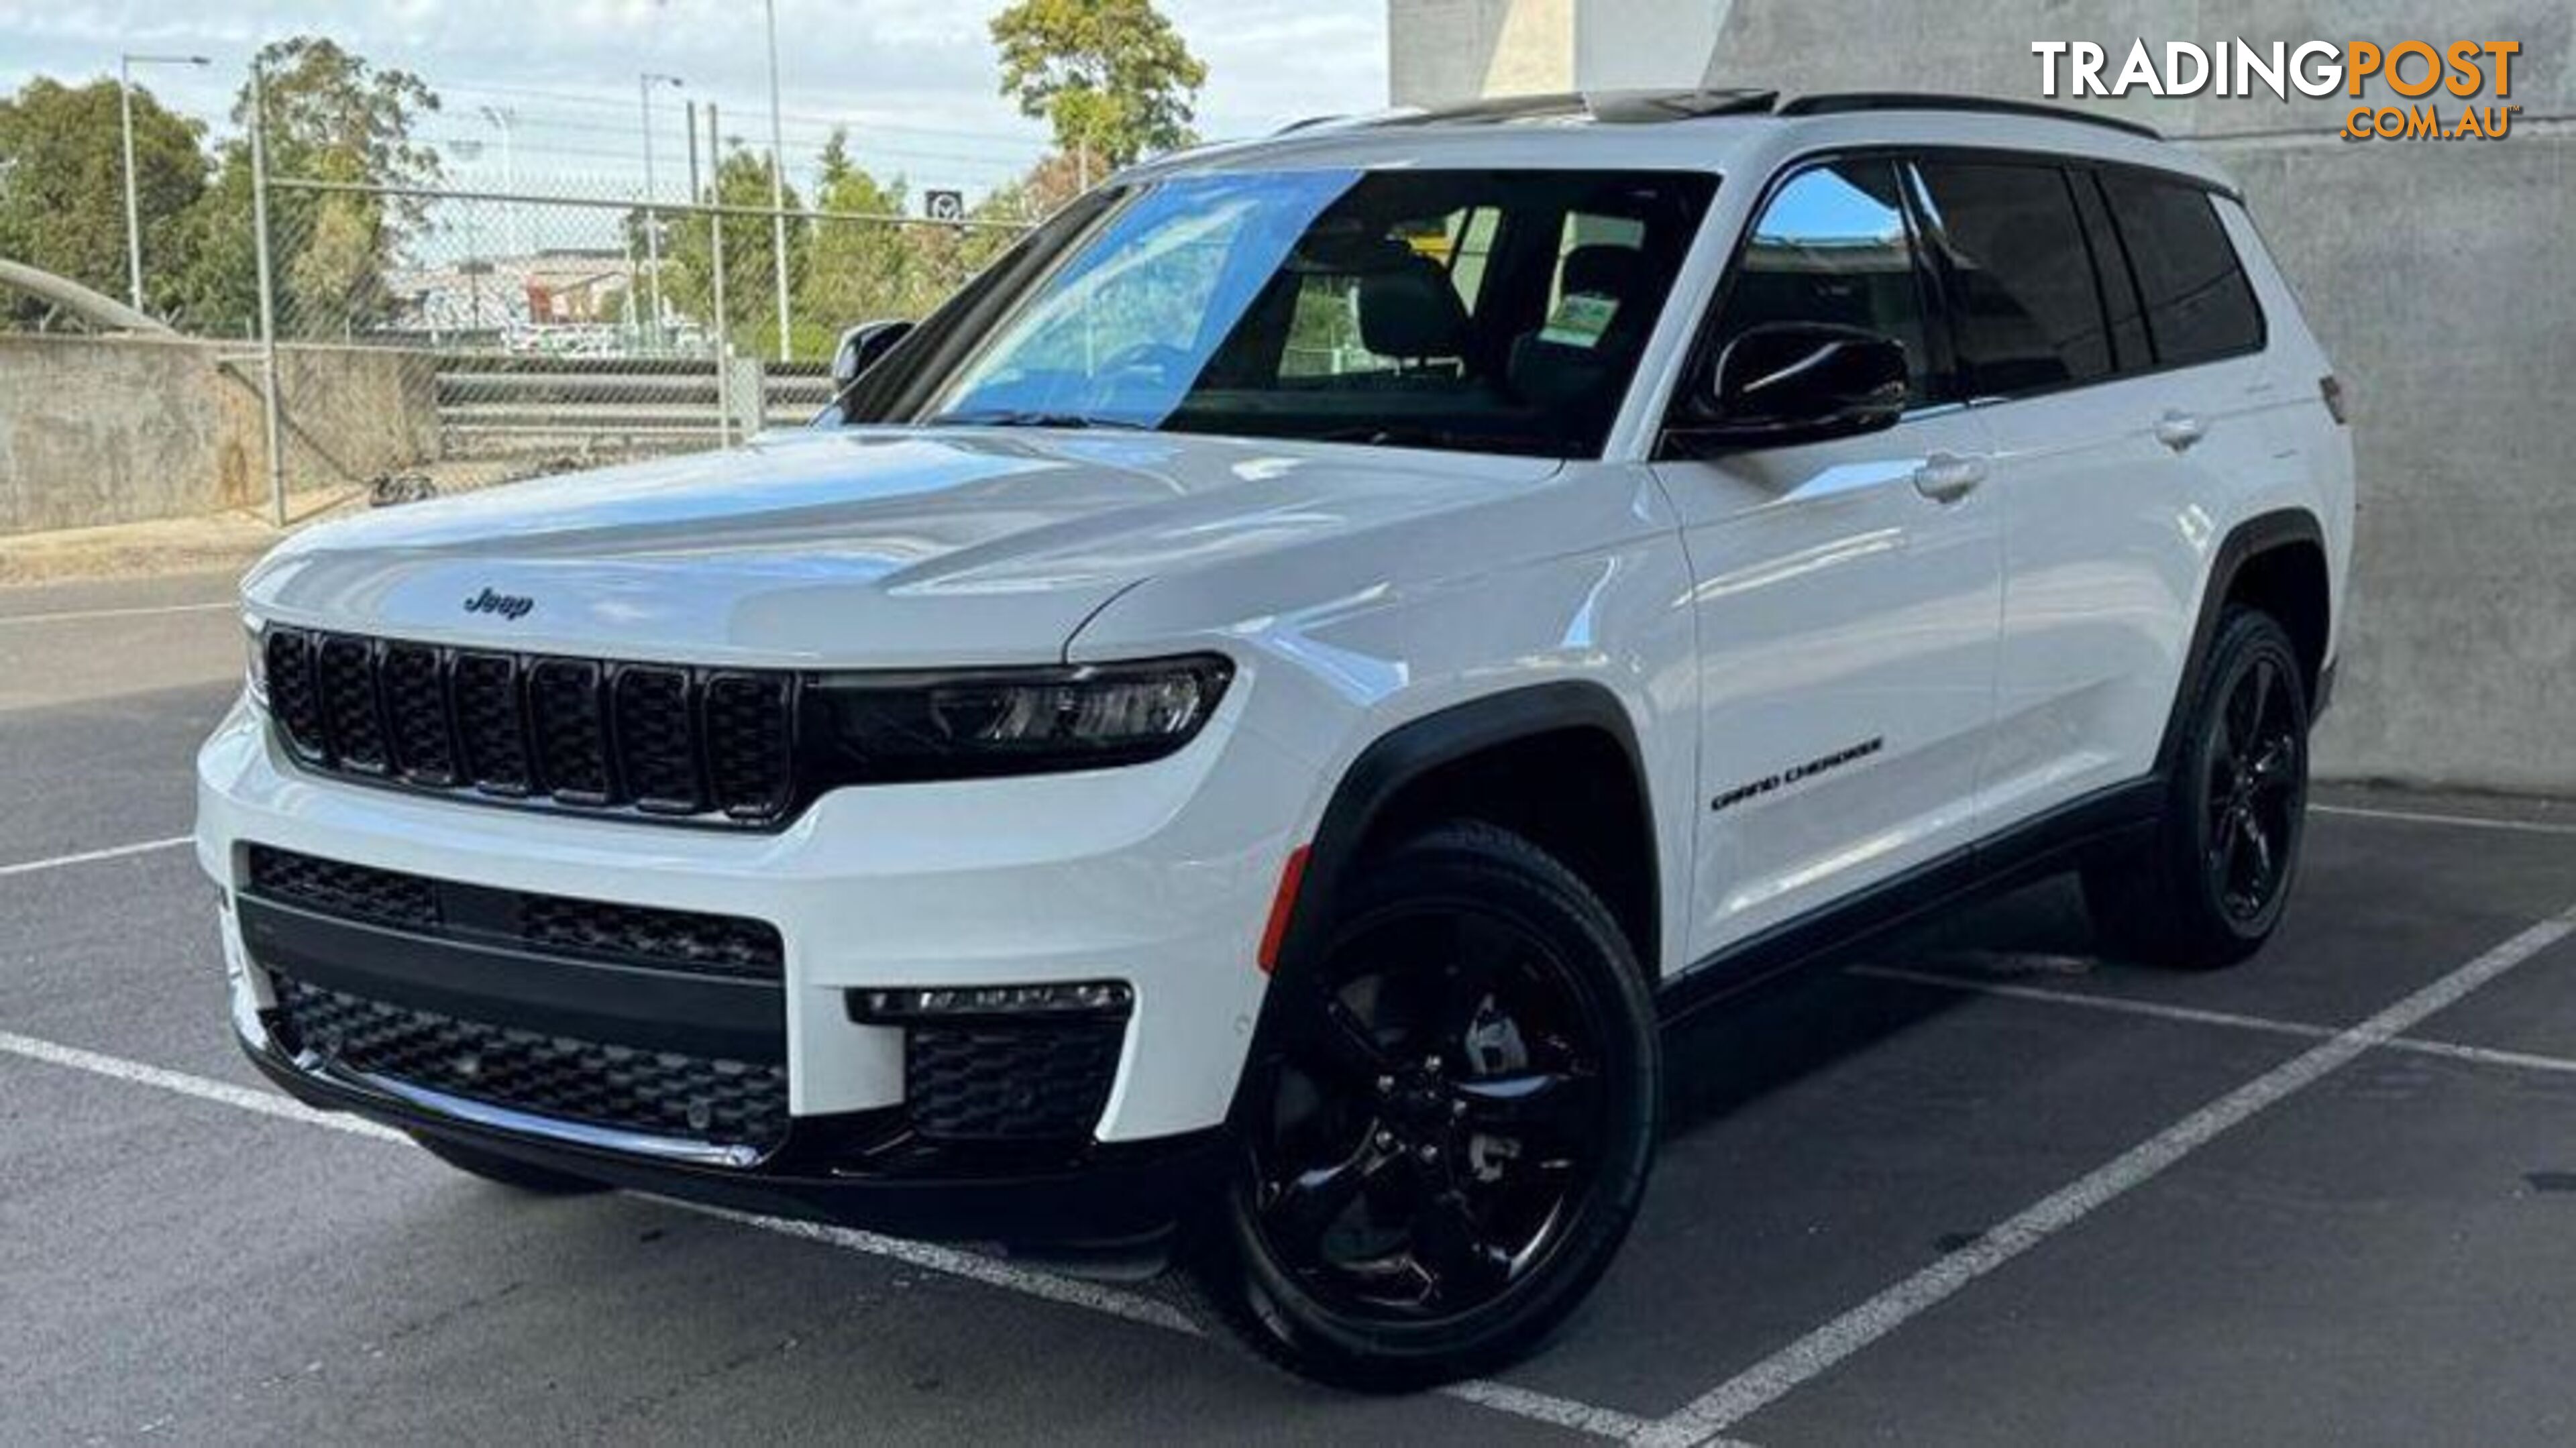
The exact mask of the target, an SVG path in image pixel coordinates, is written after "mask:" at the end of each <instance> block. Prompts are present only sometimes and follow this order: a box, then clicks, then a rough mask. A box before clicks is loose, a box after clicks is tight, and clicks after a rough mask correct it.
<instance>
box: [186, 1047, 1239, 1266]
mask: <svg viewBox="0 0 2576 1448" xmlns="http://www.w3.org/2000/svg"><path fill="white" fill-rule="evenodd" d="M234 1039H235V1040H236V1041H237V1042H238V1043H239V1044H240V1046H241V1048H242V1052H243V1054H244V1055H246V1056H248V1057H249V1058H250V1061H251V1064H252V1065H254V1066H256V1067H258V1068H259V1070H260V1072H261V1074H263V1075H265V1076H266V1077H268V1079H269V1080H270V1081H272V1082H274V1083H276V1085H277V1086H278V1088H279V1089H280V1090H283V1091H284V1092H286V1094H287V1095H289V1096H292V1097H294V1098H295V1099H296V1100H298V1101H301V1102H303V1103H304V1104H306V1105H307V1106H312V1107H316V1108H318V1109H321V1110H324V1111H347V1112H352V1113H354V1114H356V1115H359V1116H363V1117H366V1118H367V1119H369V1120H371V1121H377V1122H381V1123H383V1124H384V1125H387V1126H392V1127H395V1128H398V1129H400V1130H403V1131H409V1132H414V1133H417V1134H419V1135H423V1136H430V1137H436V1138H441V1139H444V1140H448V1141H455V1142H459V1143H462V1144H464V1145H467V1146H471V1147H474V1148H476V1149H477V1150H480V1151H486V1152H490V1153H493V1154H495V1155H498V1156H505V1157H509V1158H511V1159H512V1160H516V1161H523V1162H527V1163H529V1164H531V1165H535V1166H541V1167H545V1168H548V1169H550V1170H554V1171H560V1172H567V1173H570V1174H572V1175H574V1176H578V1177H583V1178H585V1179H588V1180H592V1181H598V1182H602V1183H605V1184H607V1185H609V1186H613V1187H618V1188H622V1189H624V1190H627V1191H637V1192H649V1193H651V1194H653V1195H655V1196H664V1197H671V1198H673V1199H676V1200H679V1201H688V1202H699V1203H703V1204H705V1205H708V1206H715V1207H724V1208H729V1209H731V1210H734V1211H742V1212H754V1213H758V1214H761V1215H764V1216H779V1217H792V1218H795V1219H797V1220H800V1221H813V1222H826V1223H830V1224H832V1225H835V1226H843V1227H856V1228H860V1229H863V1230H866V1231H872V1232H882V1233H885V1234H887V1235H889V1236H897V1237H910V1238H916V1239H920V1240H924V1241H949V1242H998V1243H1004V1244H1008V1245H1011V1246H1019V1247H1039V1248H1044V1247H1065V1248H1074V1247H1079V1248H1090V1249H1100V1248H1106V1247H1112V1246H1118V1245H1122V1244H1129V1243H1138V1242H1144V1241H1148V1240H1150V1239H1154V1238H1157V1237H1160V1236H1162V1235H1164V1234H1166V1233H1168V1232H1169V1230H1170V1229H1171V1228H1173V1227H1174V1226H1175V1225H1176V1224H1177V1223H1178V1222H1179V1221H1180V1218H1181V1216H1182V1214H1183V1213H1184V1212H1185V1211H1186V1210H1188V1208H1189V1207H1190V1205H1191V1204H1192V1203H1193V1202H1195V1201H1199V1200H1203V1199H1204V1198H1205V1194H1206V1193H1207V1192H1208V1191H1210V1190H1211V1189H1213V1188H1214V1186H1215V1184H1216V1183H1217V1182H1218V1181H1219V1180H1220V1179H1221V1178H1222V1176H1223V1174H1224V1172H1225V1171H1226V1169H1227V1166H1228V1164H1229V1163H1230V1162H1231V1161H1232V1159H1233V1158H1232V1155H1231V1152H1230V1150H1229V1145H1228V1143H1229V1139H1230V1138H1229V1137H1228V1134H1227V1133H1226V1131H1225V1130H1224V1129H1223V1128H1221V1127H1220V1128H1214V1129H1210V1130H1206V1131H1198V1132H1191V1133H1188V1134H1186V1135H1183V1136H1177V1137H1169V1138H1165V1139H1162V1140H1159V1141H1153V1142H1144V1143H1132V1144H1127V1145H1122V1146H1095V1147H1093V1148H1091V1149H1090V1150H1089V1151H1087V1152H1086V1153H1084V1154H1083V1155H1082V1157H1081V1158H1080V1159H1079V1160H1075V1161H1070V1162H1064V1163H1059V1164H1056V1165H1052V1166H1023V1167H1010V1166H1000V1165H996V1164H993V1163H990V1162H977V1161H974V1160H971V1159H968V1160H961V1161H957V1162H953V1163H938V1162H935V1161H926V1160H923V1159H921V1158H917V1157H916V1158H910V1159H908V1160H907V1162H906V1165H905V1168H904V1169H903V1170H901V1171H899V1172H870V1171H865V1170H858V1169H837V1170H836V1169H832V1168H830V1167H827V1166H824V1165H821V1164H820V1163H821V1160H822V1158H824V1157H825V1156H827V1155H828V1150H829V1148H828V1146H827V1145H826V1144H825V1142H822V1141H818V1142H814V1143H812V1144H810V1145H809V1144H808V1143H807V1142H802V1141H799V1140H798V1132H797V1130H796V1129H793V1128H791V1131H790V1134H789V1141H788V1144H787V1145H786V1146H785V1147H784V1148H782V1149H781V1150H780V1152H779V1153H778V1154H777V1155H776V1157H775V1158H774V1159H773V1161H772V1162H771V1163H770V1164H768V1165H764V1166H761V1167H757V1168H753V1169H751V1170H735V1169H731V1168H727V1167H722V1166H715V1165H705V1164H697V1163H691V1162H687V1161H681V1160H676V1159H672V1158H668V1157H657V1156H652V1155H645V1154H639V1153H636V1152H632V1151H623V1150H618V1149H616V1148H615V1147H613V1146H608V1145H596V1146H592V1145H583V1144H580V1143H578V1142H575V1141H572V1140H569V1139H566V1138H564V1137H562V1136H560V1135H552V1134H549V1135H544V1136H538V1135H530V1134H527V1133H525V1132H522V1131H516V1130H512V1129H510V1128H509V1127H508V1126H506V1125H502V1124H497V1123H487V1122H478V1121H476V1120H473V1119H470V1118H468V1117H465V1116H461V1115H459V1114H457V1113H456V1112H454V1111H449V1110H440V1109H436V1108H433V1107H427V1106H424V1105H422V1104H420V1103H419V1102H417V1101H415V1100H412V1099H407V1098H406V1097H404V1096H402V1095H397V1094H394V1093H392V1092H389V1091H386V1090H382V1089H378V1088H376V1087H374V1086H372V1085H370V1084H369V1083H366V1082H363V1081H355V1080H349V1079H345V1078H341V1077H337V1076H334V1075H332V1074H330V1073H329V1072H327V1071H323V1070H317V1069H315V1068H314V1067H313V1066H312V1064H311V1063H310V1062H305V1063H299V1062H297V1061H295V1060H290V1059H289V1058H288V1057H287V1056H286V1054H285V1053H284V1052H283V1051H281V1050H280V1049H279V1048H278V1046H277V1044H276V1042H275V1041H274V1040H272V1039H270V1038H269V1037H268V1036H267V1035H265V1034H262V1035H260V1036H259V1037H257V1038H253V1037H252V1036H249V1035H245V1034H241V1033H238V1032H237V1033H236V1034H235V1037H234ZM835 1125H837V1124H824V1123H809V1128H808V1129H812V1128H814V1127H820V1128H821V1129H819V1130H814V1131H813V1134H814V1135H815V1136H818V1137H822V1138H825V1139H826V1141H828V1138H829V1137H830V1136H832V1135H836V1134H837V1132H836V1131H835V1130H834V1126H835Z"/></svg>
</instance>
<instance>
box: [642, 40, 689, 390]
mask: <svg viewBox="0 0 2576 1448" xmlns="http://www.w3.org/2000/svg"><path fill="white" fill-rule="evenodd" d="M686 84H687V82H686V81H683V80H681V79H680V78H679V77H678V76H676V75H663V74H661V73H660V72H658V71H650V70H648V71H646V72H644V73H643V74H642V75H641V76H639V77H637V78H636V90H637V92H638V93H639V94H641V95H642V96H643V97H644V267H645V275H646V277H647V278H648V279H649V282H650V285H651V288H652V290H651V293H650V295H651V297H652V300H653V317H652V320H651V321H650V322H648V323H647V324H646V325H645V335H646V336H648V337H650V338H651V339H652V341H653V345H655V346H657V347H658V346H660V345H661V343H662V218H661V217H660V216H658V215H656V214H655V213H654V210H653V87H655V86H657V85H667V86H669V87H670V88H671V89H673V90H678V89H680V88H681V87H682V86H683V85H686Z"/></svg>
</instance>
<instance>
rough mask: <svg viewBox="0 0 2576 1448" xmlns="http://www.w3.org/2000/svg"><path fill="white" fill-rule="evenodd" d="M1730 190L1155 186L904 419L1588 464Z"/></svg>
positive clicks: (1464, 179) (1023, 293)
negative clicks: (1689, 255) (1685, 260)
mask: <svg viewBox="0 0 2576 1448" xmlns="http://www.w3.org/2000/svg"><path fill="white" fill-rule="evenodd" d="M1715 189H1716V178H1715V177H1713V176H1708V175H1704V174H1698V173H1683V172H1669V173H1668V172H1602V171H1582V172H1571V171H1569V172H1551V171H1368V172H1359V171H1299V172H1281V173H1267V174H1212V175H1195V176H1181V177H1172V178H1166V179H1161V180H1155V181H1149V182H1145V183H1142V184H1139V185H1137V186H1134V187H1132V188H1129V189H1128V190H1126V191H1125V192H1123V193H1120V194H1117V195H1115V196H1113V197H1111V198H1109V199H1108V200H1107V202H1106V204H1105V205H1102V206H1098V207H1094V208H1091V209H1090V210H1089V211H1088V212H1087V213H1085V214H1083V215H1081V216H1079V217H1077V218H1074V219H1071V220H1069V221H1066V222H1065V223H1064V224H1065V225H1067V226H1069V227H1071V228H1073V229H1074V231H1073V234H1071V235H1069V236H1066V237H1062V238H1058V239H1056V240H1057V244H1056V245H1055V246H1054V247H1053V248H1051V251H1052V258H1051V260H1050V261H1049V262H1048V263H1047V264H1046V265H1044V266H1043V267H1034V268H1027V269H1024V270H1023V272H1022V273H1021V274H1020V275H1017V276H1013V277H1010V278H1008V279H1007V280H1005V281H1004V282H1003V284H1002V285H1003V290H1001V291H1000V292H998V293H997V294H996V295H994V296H991V297H987V298H984V299H982V300H981V303H980V304H979V305H978V306H976V307H975V308H974V309H973V311H974V314H975V316H974V324H976V329H977V330H978V331H979V332H980V337H979V338H978V339H977V340H975V341H973V342H971V343H966V344H964V345H951V346H947V347H942V348H939V349H937V350H938V351H939V352H940V353H943V354H944V355H943V356H942V357H941V358H940V360H941V361H943V362H945V363H946V364H947V365H946V366H945V367H944V368H940V369H939V371H938V373H937V375H930V376H925V377H922V378H920V379H917V382H918V384H919V386H918V389H917V390H916V389H912V388H908V389H906V390H907V391H910V392H912V395H913V396H914V397H916V398H920V399H922V401H921V402H920V404H919V405H918V406H917V407H914V408H910V409H907V410H906V411H907V415H909V416H910V418H911V420H915V421H924V422H937V423H987V424H998V425H1024V426H1051V427H1083V426H1089V427H1123V428H1146V429H1154V430H1159V431H1167V432H1204V433H1223V434H1232V435H1243V436H1257V437H1295V438H1307V439H1316V440H1325V441H1349V442H1373V443H1383V444H1391V445H1397V446H1413V447H1432V448H1454V449H1460V450H1472V451H1493V452H1520V453H1531V454H1537V455H1542V456H1552V457H1584V456H1597V455H1598V454H1599V452H1600V450H1601V445H1602V441H1603V439H1604V437H1605V436H1606V434H1607V433H1608V431H1609V427H1610V422H1611V419H1612V416H1613V415H1614V414H1615V413H1616V412H1617V410H1618V406H1619V401H1620V399H1621V397H1622V396H1623V395H1624V393H1625V392H1626V390H1627V385H1628V379H1629V377H1630V376H1631V374H1633V373H1634V371H1635V370H1636V365H1637V359H1638V356H1639V354H1640V353H1641V352H1642V351H1643V349H1644V346H1645V342H1646V337H1647V334H1648V333H1649V332H1650V331H1651V330H1652V329H1653V326H1654V321H1655V316H1656V313H1657V311H1658V310H1659V309H1660V307H1661V304H1662V302H1663V299H1664V297H1665V295H1666V293H1667V292H1668V291H1669V290H1670V288H1671V285H1672V280H1673V276H1674V273H1675V272H1676V271H1678V270H1679V268H1680V265H1681V258H1682V254H1683V252H1684V251H1685V250H1686V249H1687V248H1688V246H1689V244H1690V240H1691V237H1692V235H1693V234H1694V233H1695V232H1696V230H1697V229H1698V226H1699V221H1700V218H1701V216H1702V214H1703V213H1704V212H1705V211H1706V210H1707V207H1708V202H1709V198H1710V196H1711V194H1712V193H1713V192H1714V191H1715ZM1033 240H1038V241H1039V242H1040V244H1041V245H1043V243H1044V240H1045V239H1043V238H1039V239H1033ZM1014 288H1015V290H1014ZM987 319H989V320H987ZM934 325H936V323H934ZM930 350H931V349H924V353H927V352H929V351H930ZM924 353H916V354H915V355H916V356H922V355H924ZM933 365H934V366H936V365H937V364H935V363H934V364H933Z"/></svg>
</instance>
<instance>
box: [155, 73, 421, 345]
mask: <svg viewBox="0 0 2576 1448" xmlns="http://www.w3.org/2000/svg"><path fill="white" fill-rule="evenodd" d="M254 64H256V65H258V66H259V67H260V68H261V70H262V72H263V73H264V74H265V76H266V79H267V86H266V89H267V100H268V109H267V115H266V141H267V145H268V174H269V176H270V178H271V180H272V182H275V181H319V182H326V183H334V184H337V185H342V186H361V187H377V188H403V187H425V186H434V185H436V184H437V183H438V181H439V179H440V176H441V172H440V169H439V164H438V153H437V152H436V151H434V150H432V149H431V148H430V147H428V146H426V145H421V144H417V143H415V142H414V141H413V140H412V128H413V127H414V126H415V125H416V124H417V123H418V122H419V120H420V118H421V116H422V115H424V114H425V113H428V112H431V111H435V110H437V109H438V108H439V101H438V95H437V93H436V92H435V91H432V90H431V89H430V88H429V87H428V85H426V84H425V83H423V82H422V80H421V79H420V77H418V76H416V75H413V74H412V73H411V72H409V71H404V70H379V69H377V68H375V67H374V66H373V65H371V64H369V63H368V61H367V60H366V59H365V58H364V57H363V56H359V55H357V54H354V53H352V52H350V51H346V50H343V49H341V48H340V47H339V46H338V45H337V44H335V43H333V42H332V41H329V40H325V39H321V38H319V37H316V36H309V35H308V36H297V37H296V38H294V39H292V40H283V41H277V42H275V43H273V44H270V45H268V46H266V47H264V48H262V49H261V51H260V52H259V56H258V58H257V60H256V61H255V62H254ZM251 100H252V98H251V88H250V86H249V85H248V84H247V83H245V84H244V85H243V87H242V90H241V94H240V96H239V98H238V99H237V100H236V101H235V103H234V105H233V121H234V123H235V124H236V125H239V126H241V127H242V128H243V129H244V131H245V133H247V131H248V128H249V126H250V125H251V120H252V116H251ZM221 160H222V169H221V172H220V173H219V175H218V176H217V178H216V182H215V184H214V185H213V186H212V187H210V188H208V189H207V191H206V192H205V193H204V196H203V197H202V198H201V201H200V205H199V207H198V208H197V213H198V214H196V215H195V216H193V217H192V218H191V221H190V227H191V228H192V231H193V235H194V237H195V239H196V243H197V246H196V255H197V264H196V265H195V266H194V267H192V268H191V270H190V272H189V274H188V275H187V277H186V278H185V279H184V281H183V283H182V291H183V292H184V294H185V296H186V298H187V300H188V302H189V304H190V307H191V312H192V317H191V320H193V321H194V323H195V324H196V325H197V327H198V328H199V329H200V330H207V331H221V332H230V331H233V330H236V329H237V328H239V327H240V326H242V325H244V324H245V323H246V322H247V321H248V319H249V318H250V317H252V316H254V315H256V311H257V307H258V282H257V277H256V275H255V272H254V271H253V270H252V251H251V224H252V223H251V216H252V211H251V186H250V143H249V141H248V139H247V137H246V135H245V137H242V138H236V139H233V140H230V141H227V142H225V143H224V145H223V148H222V152H221ZM268 209H269V248H270V259H271V264H272V265H273V266H274V267H275V268H276V272H277V277H278V288H279V293H280V296H279V310H278V327H279V330H280V331H282V332H285V333H288V334H290V335H299V336H307V337H336V336H343V335H346V334H349V333H351V332H355V331H360V330H364V329H367V328H370V327H374V326H377V325H379V324H381V323H383V322H384V321H385V320H387V319H388V318H389V317H390V316H391V315H392V312H393V309H394V303H395V298H394V296H393V294H392V292H391V291H390V290H389V289H388V288H387V287H386V285H385V273H386V271H387V270H388V269H390V268H391V267H393V266H394V265H396V264H397V263H398V262H399V261H400V259H401V256H402V249H403V247H404V245H405V244H406V243H407V242H409V241H410V240H411V238H413V237H414V236H417V235H419V234H420V233H421V232H422V231H424V230H425V229H426V228H427V226H428V220H429V218H428V204H427V202H425V201H424V200H422V199H421V198H419V197H416V196H399V195H388V194H386V193H385V192H384V191H381V190H368V191H331V190H314V189H310V188H306V187H300V186H293V185H272V186H271V187H270V188H269V208H268Z"/></svg>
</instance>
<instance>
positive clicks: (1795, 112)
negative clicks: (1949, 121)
mask: <svg viewBox="0 0 2576 1448" xmlns="http://www.w3.org/2000/svg"><path fill="white" fill-rule="evenodd" d="M1857 111H1971V112H1975V113H1978V114H1981V115H1991V116H2035V117H2039V118H2041V119H2045V120H2051V121H2074V122H2077V123H2079V124H2082V125H2087V126H2107V127H2109V128H2110V129H2112V130H2115V131H2126V132H2128V133H2129V134H2130V135H2132V136H2144V137H2146V138H2147V139H2148V140H2150V141H2161V140H2163V139H2164V133H2163V132H2161V131H2158V130H2157V129H2156V128H2155V127H2153V126H2150V125H2147V124H2146V123H2144V122H2142V121H2130V120H2123V119H2121V118H2119V117H2117V116H2102V115H2095V114H2094V113H2093V112H2091V111H2079V110H2076V109H2074V108H2073V107H2071V106H2051V105H2043V104H2041V103H2040V102H2038V101H2015V100H2005V99H2003V98H2002V97H2000V96H1959V95H1934V94H1931V93H1928V92H1918V91H1829V92H1824V93H1821V94H1818V95H1810V96H1797V97H1794V98H1792V99H1790V100H1786V101H1783V102H1781V103H1780V105H1779V107H1778V109H1777V110H1776V111H1774V112H1773V113H1774V114H1775V115H1783V116H1841V115H1850V114H1852V113H1854V112H1857Z"/></svg>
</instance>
